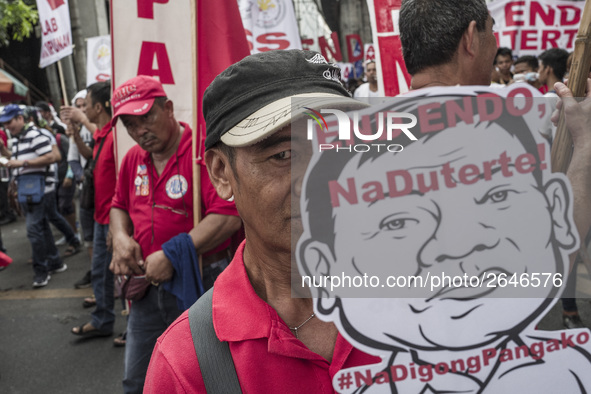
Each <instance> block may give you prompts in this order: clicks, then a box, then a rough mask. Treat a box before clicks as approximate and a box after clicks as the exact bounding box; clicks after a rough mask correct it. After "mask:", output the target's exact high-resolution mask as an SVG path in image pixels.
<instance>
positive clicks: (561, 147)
mask: <svg viewBox="0 0 591 394" xmlns="http://www.w3.org/2000/svg"><path fill="white" fill-rule="evenodd" d="M590 69H591V4H590V2H589V1H587V2H585V8H584V10H583V16H582V17H581V24H580V26H579V32H578V34H577V38H576V40H575V53H574V55H573V62H572V65H571V68H570V73H569V78H568V87H569V89H570V90H571V91H572V92H573V96H574V97H585V87H586V86H587V78H588V76H589V70H590ZM572 145H573V140H572V138H571V136H570V133H569V132H568V130H567V129H566V122H565V119H564V111H561V114H560V120H559V122H558V126H557V129H556V138H555V141H554V144H553V146H552V171H554V172H564V173H566V170H567V169H568V165H569V164H570V159H571V157H572Z"/></svg>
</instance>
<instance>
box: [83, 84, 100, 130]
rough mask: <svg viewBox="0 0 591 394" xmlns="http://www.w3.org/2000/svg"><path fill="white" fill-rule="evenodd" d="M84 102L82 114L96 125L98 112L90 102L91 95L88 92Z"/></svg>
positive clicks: (91, 101)
mask: <svg viewBox="0 0 591 394" xmlns="http://www.w3.org/2000/svg"><path fill="white" fill-rule="evenodd" d="M84 101H85V102H86V105H85V106H84V107H85V112H84V113H85V114H86V117H87V118H88V120H89V121H91V122H92V123H97V122H98V116H99V112H98V110H97V108H95V105H94V102H93V100H92V94H91V92H90V91H88V94H87V95H86V99H85V100H84Z"/></svg>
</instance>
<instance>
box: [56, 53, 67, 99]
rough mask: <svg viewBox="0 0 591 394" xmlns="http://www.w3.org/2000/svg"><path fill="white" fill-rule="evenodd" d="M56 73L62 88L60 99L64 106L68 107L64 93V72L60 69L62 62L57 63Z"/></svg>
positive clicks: (65, 93)
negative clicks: (62, 100)
mask: <svg viewBox="0 0 591 394" xmlns="http://www.w3.org/2000/svg"><path fill="white" fill-rule="evenodd" d="M57 71H58V73H59V76H60V85H61V87H62V97H63V99H64V104H65V105H68V93H67V92H66V81H65V80H64V71H63V69H62V61H61V60H58V61H57Z"/></svg>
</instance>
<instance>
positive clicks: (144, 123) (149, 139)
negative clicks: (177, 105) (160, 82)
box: [121, 100, 176, 153]
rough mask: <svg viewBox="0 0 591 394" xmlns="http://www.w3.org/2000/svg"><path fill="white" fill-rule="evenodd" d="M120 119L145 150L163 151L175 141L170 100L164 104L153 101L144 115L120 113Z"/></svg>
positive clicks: (174, 124)
mask: <svg viewBox="0 0 591 394" xmlns="http://www.w3.org/2000/svg"><path fill="white" fill-rule="evenodd" d="M121 121H122V122H123V125H124V126H125V128H127V132H128V133H129V135H130V136H131V138H133V140H134V141H135V142H137V143H138V144H139V146H140V147H141V148H142V149H143V150H145V151H147V152H150V153H161V152H164V151H166V150H167V149H168V148H170V147H171V146H172V145H173V144H174V143H175V142H176V141H175V137H176V136H173V131H174V127H175V126H176V123H175V120H174V113H173V111H172V102H171V101H170V100H168V101H167V102H166V103H165V104H164V106H161V105H160V104H158V103H156V102H154V104H153V105H152V108H150V110H149V111H148V112H147V113H146V114H144V115H121Z"/></svg>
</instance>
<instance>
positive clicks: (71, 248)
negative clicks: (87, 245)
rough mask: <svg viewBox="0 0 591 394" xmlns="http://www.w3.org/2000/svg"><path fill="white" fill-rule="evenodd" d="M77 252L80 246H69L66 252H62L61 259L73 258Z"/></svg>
mask: <svg viewBox="0 0 591 394" xmlns="http://www.w3.org/2000/svg"><path fill="white" fill-rule="evenodd" d="M78 252H80V245H69V246H68V248H67V249H66V251H65V252H64V256H63V257H70V256H74V255H75V254H77V253H78Z"/></svg>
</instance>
